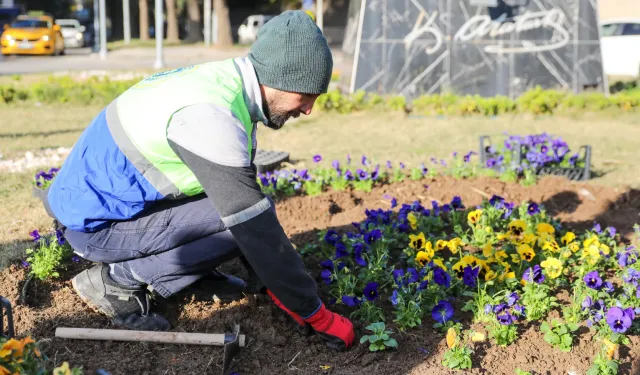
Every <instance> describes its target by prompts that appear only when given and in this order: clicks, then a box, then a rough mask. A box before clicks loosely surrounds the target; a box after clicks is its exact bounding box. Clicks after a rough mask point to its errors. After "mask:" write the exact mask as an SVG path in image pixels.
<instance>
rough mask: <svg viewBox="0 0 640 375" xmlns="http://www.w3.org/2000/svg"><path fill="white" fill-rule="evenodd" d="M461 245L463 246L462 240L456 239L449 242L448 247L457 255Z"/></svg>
mask: <svg viewBox="0 0 640 375" xmlns="http://www.w3.org/2000/svg"><path fill="white" fill-rule="evenodd" d="M460 245H462V240H461V239H459V238H458V237H456V238H454V239H451V240H449V243H448V244H447V247H448V248H449V250H450V251H451V252H452V253H454V254H457V253H458V250H460Z"/></svg>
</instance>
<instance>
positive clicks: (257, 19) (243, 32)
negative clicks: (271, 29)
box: [238, 14, 275, 44]
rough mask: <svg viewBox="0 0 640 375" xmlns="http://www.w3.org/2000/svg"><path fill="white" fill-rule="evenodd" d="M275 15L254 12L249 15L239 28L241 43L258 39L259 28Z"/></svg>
mask: <svg viewBox="0 0 640 375" xmlns="http://www.w3.org/2000/svg"><path fill="white" fill-rule="evenodd" d="M273 17H275V16H267V15H262V14H254V15H251V16H249V17H247V18H246V19H245V20H244V22H242V25H240V27H239V28H238V41H239V42H240V44H251V43H253V42H255V41H256V37H257V35H258V30H259V29H260V28H261V27H262V26H264V24H265V23H267V22H269V21H270V20H271V19H272V18H273Z"/></svg>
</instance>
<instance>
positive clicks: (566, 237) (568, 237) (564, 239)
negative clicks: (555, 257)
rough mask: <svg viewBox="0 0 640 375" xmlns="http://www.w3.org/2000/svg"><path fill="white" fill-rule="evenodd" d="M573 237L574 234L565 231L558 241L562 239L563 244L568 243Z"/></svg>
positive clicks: (574, 236) (574, 237)
mask: <svg viewBox="0 0 640 375" xmlns="http://www.w3.org/2000/svg"><path fill="white" fill-rule="evenodd" d="M575 239H576V235H575V234H574V233H573V232H567V233H566V234H565V235H564V236H562V238H561V239H560V241H562V243H563V244H565V245H568V244H570V243H571V242H573V240H575Z"/></svg>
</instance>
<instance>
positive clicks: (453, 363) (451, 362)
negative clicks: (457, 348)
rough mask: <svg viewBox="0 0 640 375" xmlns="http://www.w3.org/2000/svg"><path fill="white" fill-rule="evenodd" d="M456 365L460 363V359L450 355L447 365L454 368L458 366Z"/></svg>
mask: <svg viewBox="0 0 640 375" xmlns="http://www.w3.org/2000/svg"><path fill="white" fill-rule="evenodd" d="M458 365H460V360H459V359H458V358H457V357H452V358H451V359H450V360H449V367H450V368H456V367H458Z"/></svg>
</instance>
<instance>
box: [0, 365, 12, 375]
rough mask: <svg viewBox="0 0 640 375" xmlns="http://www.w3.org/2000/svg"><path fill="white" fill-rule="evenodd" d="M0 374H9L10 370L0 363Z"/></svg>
mask: <svg viewBox="0 0 640 375" xmlns="http://www.w3.org/2000/svg"><path fill="white" fill-rule="evenodd" d="M0 375H11V371H9V370H8V369H7V368H6V367H4V366H2V365H0Z"/></svg>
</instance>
